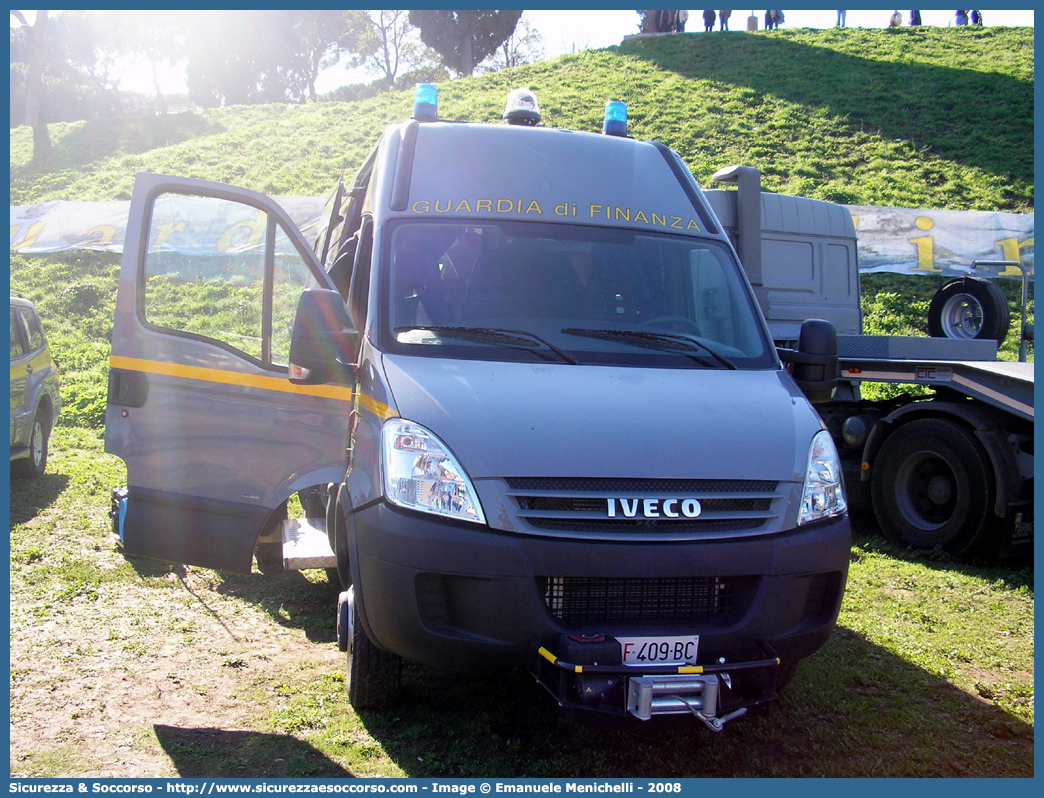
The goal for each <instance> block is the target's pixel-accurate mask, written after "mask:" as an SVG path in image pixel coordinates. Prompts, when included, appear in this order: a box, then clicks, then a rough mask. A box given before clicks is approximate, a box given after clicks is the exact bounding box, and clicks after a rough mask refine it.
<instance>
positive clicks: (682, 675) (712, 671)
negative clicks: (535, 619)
mask: <svg viewBox="0 0 1044 798" xmlns="http://www.w3.org/2000/svg"><path fill="white" fill-rule="evenodd" d="M613 642H615V641H613V640H612V639H606V638H604V637H603V638H600V639H599V640H598V641H597V642H591V641H589V640H585V639H583V638H582V637H578V636H564V635H563V636H562V638H560V640H559V646H558V650H559V651H562V652H564V653H566V655H567V656H569V655H571V656H572V657H573V659H574V660H593V658H594V657H596V656H597V657H599V658H600V659H601V660H603V664H594V663H593V662H590V661H589V662H587V663H584V664H580V663H578V662H566V661H564V660H563V659H561V658H559V657H558V656H556V655H555V654H553V653H552V652H550V651H548V650H547V649H546V648H543V647H541V648H540V650H539V654H540V661H539V662H538V665H537V669H536V671H535V673H534V675H535V676H536V678H537V681H539V682H540V683H541V684H542V685H543V686H544V687H546V688H547V689H548V690H549V691H550V692H551V694H552V695H554V696H555V699H556V700H557V701H558V703H559V704H560V705H562V706H566V707H578V708H583V709H593V710H597V711H600V712H608V713H612V714H621V713H622V712H623V711H624V710H626V711H627V712H629V713H630V714H632V715H634V716H635V717H636V718H638V719H640V720H649V719H650V718H651V717H652V716H653V715H686V714H692V715H695V716H696V717H697V718H699V719H700V720H701V721H703V722H704V723H705V724H706V725H707V726H708V727H709V728H711V729H712V730H714V731H721V728H722V725H723V724H724V723H725V722H727V721H728V720H731V719H732V718H734V717H738V716H739V715H742V714H743V713H744V712H746V710H747V709H748V708H749V707H753V706H756V705H758V704H763V703H767V702H769V701H774V700H775V699H776V698H778V696H777V695H776V677H777V673H778V670H779V665H780V660H779V657H777V656H775V652H774V651H772V649H770V648H769V647H768V646H767V645H764V644H762V645H761V649H762V655H763V658H762V659H758V660H748V661H744V662H725V661H720V662H717V663H714V664H711V665H686V664H678V663H674V664H662V665H648V664H646V665H624V664H622V663H620V662H618V661H617V662H613V663H611V664H610V663H605V662H604V660H605V654H606V653H607V652H608V653H610V656H611V655H612V652H613V651H614V649H613V646H612V643H613ZM616 650H617V651H618V647H617V648H616ZM614 659H616V660H618V659H619V657H618V656H617V657H615V658H614ZM722 659H724V658H722Z"/></svg>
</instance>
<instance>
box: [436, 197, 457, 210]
mask: <svg viewBox="0 0 1044 798" xmlns="http://www.w3.org/2000/svg"><path fill="white" fill-rule="evenodd" d="M452 207H453V200H446V207H445V208H440V207H439V201H438V200H435V213H449V212H450V208H452Z"/></svg>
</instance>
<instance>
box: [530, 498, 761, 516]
mask: <svg viewBox="0 0 1044 798" xmlns="http://www.w3.org/2000/svg"><path fill="white" fill-rule="evenodd" d="M517 501H518V508H519V509H520V510H552V511H554V512H567V513H573V512H605V499H603V498H600V497H599V498H597V499H595V498H591V497H587V496H519V497H517ZM700 504H701V505H702V506H703V510H704V512H712V513H730V512H731V513H751V512H759V511H760V512H764V511H765V510H768V509H769V507H770V506H771V504H772V499H769V498H767V497H765V498H760V499H744V498H739V499H702V500H701V501H700Z"/></svg>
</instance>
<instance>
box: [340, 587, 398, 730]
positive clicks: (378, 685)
mask: <svg viewBox="0 0 1044 798" xmlns="http://www.w3.org/2000/svg"><path fill="white" fill-rule="evenodd" d="M353 589H354V588H351V587H350V588H348V590H349V591H352V590H353ZM349 606H350V609H349V616H350V620H349V625H348V630H347V632H348V667H347V678H346V686H347V688H348V700H349V701H350V702H351V704H352V706H353V707H354V708H355V709H357V710H358V709H377V710H380V709H387V708H388V707H390V706H391V705H392V704H394V703H395V697H396V695H397V694H398V692H399V681H400V679H401V677H402V657H398V656H396V655H395V654H389V653H388V652H387V651H381V649H379V648H377V646H375V645H374V644H373V643H372V642H371V641H370V638H369V637H367V636H366V632H365V630H364V629H363V628H362V624H360V623H358V619H357V618H355V617H354V616H355V611H354V602H352V603H351V604H350V605H349Z"/></svg>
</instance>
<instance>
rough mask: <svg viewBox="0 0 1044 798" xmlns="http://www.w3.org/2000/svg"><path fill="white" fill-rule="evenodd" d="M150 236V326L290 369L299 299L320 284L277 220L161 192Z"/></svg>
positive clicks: (232, 205) (237, 205)
mask: <svg viewBox="0 0 1044 798" xmlns="http://www.w3.org/2000/svg"><path fill="white" fill-rule="evenodd" d="M148 236H149V237H148V249H147V252H146V257H145V264H144V280H143V282H144V291H143V294H144V313H145V320H146V322H148V323H149V324H150V325H152V326H153V327H159V328H163V329H165V330H170V331H174V332H177V333H181V334H185V335H189V336H193V337H195V336H199V337H203V338H206V339H208V340H210V341H213V342H215V343H217V344H219V345H221V346H222V347H224V348H226V349H231V350H233V351H235V352H236V353H237V354H242V355H246V356H247V357H248V358H250V359H252V360H255V361H259V362H260V363H262V364H264V365H266V366H277V367H283V366H285V365H286V364H287V362H288V361H289V352H290V334H291V332H292V329H293V324H294V315H295V313H296V309H297V302H298V299H299V298H300V295H301V292H302V291H303V290H304V288H305V287H306V285H308V284H309V281H310V280H311V284H312V285H314V284H315V281H314V279H313V278H311V276H310V268H309V265H308V263H307V262H306V261H305V259H304V258H303V257H302V256H301V253H299V252H298V251H297V248H296V247H295V245H294V242H293V241H292V240H291V238H290V236H289V235H288V234H287V233H286V231H285V230H284V229H283V228H282V226H281V225H280V223H279V222H277V220H276V219H274V218H273V217H271V216H270V215H269V214H267V213H265V212H264V211H262V210H259V209H258V208H255V207H253V206H251V205H247V204H244V203H241V202H233V201H230V200H225V199H219V198H215V197H202V196H192V195H187V194H175V193H168V194H160V195H159V196H158V197H157V198H156V199H155V201H154V202H153V205H152V214H151V220H150V223H149V234H148Z"/></svg>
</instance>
